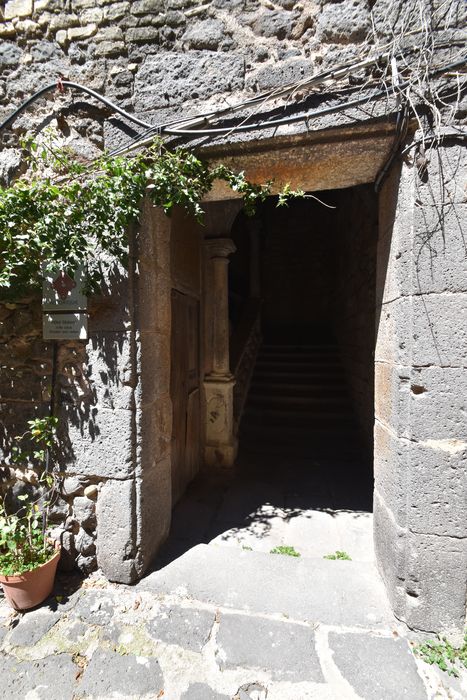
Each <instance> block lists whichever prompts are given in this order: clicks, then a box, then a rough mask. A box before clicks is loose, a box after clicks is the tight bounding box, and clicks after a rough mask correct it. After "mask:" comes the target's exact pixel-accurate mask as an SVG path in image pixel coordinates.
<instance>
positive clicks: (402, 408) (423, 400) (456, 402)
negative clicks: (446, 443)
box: [375, 362, 467, 441]
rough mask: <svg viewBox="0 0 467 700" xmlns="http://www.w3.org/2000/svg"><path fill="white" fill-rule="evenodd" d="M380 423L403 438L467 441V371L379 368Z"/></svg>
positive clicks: (383, 364) (377, 391)
mask: <svg viewBox="0 0 467 700" xmlns="http://www.w3.org/2000/svg"><path fill="white" fill-rule="evenodd" d="M375 386H376V391H375V403H376V410H375V412H376V416H377V418H378V420H379V421H380V422H381V423H383V424H384V425H386V426H387V427H388V428H390V429H391V431H392V432H393V433H395V434H396V435H398V436H399V437H407V438H410V439H416V440H421V441H426V440H461V441H462V440H467V424H466V421H465V417H464V416H465V410H466V396H467V369H464V368H461V367H453V368H451V367H403V366H400V365H396V366H393V365H390V364H386V363H382V362H377V363H376V364H375Z"/></svg>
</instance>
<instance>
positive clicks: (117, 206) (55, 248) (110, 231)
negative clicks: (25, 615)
mask: <svg viewBox="0 0 467 700" xmlns="http://www.w3.org/2000/svg"><path fill="white" fill-rule="evenodd" d="M23 147H24V148H25V157H26V158H27V163H28V172H27V175H26V176H23V177H21V178H20V179H18V180H16V181H15V182H14V183H13V184H12V185H11V186H10V187H6V188H3V189H0V297H1V298H3V299H8V298H10V299H14V298H18V297H19V296H21V295H22V294H24V293H27V292H28V291H30V290H31V289H32V288H34V287H37V286H38V285H40V283H41V281H42V275H43V274H44V267H43V266H44V264H45V265H46V266H47V267H48V268H49V269H50V270H54V269H62V270H64V271H67V272H68V273H70V272H71V273H72V272H73V270H75V269H76V268H77V267H78V266H79V265H83V264H84V265H85V266H86V267H87V275H88V284H89V286H90V288H91V289H93V288H94V289H97V288H98V286H99V280H100V279H101V277H102V274H103V273H104V272H105V270H106V269H109V268H111V267H113V265H115V263H117V262H119V263H121V264H123V265H125V263H126V260H127V253H128V230H129V225H130V224H131V223H132V222H134V221H137V219H138V216H139V212H140V204H141V200H142V198H143V196H144V195H145V193H148V194H149V196H150V198H151V200H152V202H153V203H154V204H155V205H157V206H159V207H162V209H163V210H164V212H165V213H166V214H167V215H170V214H171V212H172V210H173V209H174V207H176V206H180V207H182V208H183V209H184V210H185V211H186V212H188V213H189V214H191V215H193V216H194V217H195V218H196V219H197V220H198V221H200V222H201V221H202V217H203V209H202V206H201V201H202V199H203V197H204V196H205V195H206V194H207V193H208V192H209V190H210V189H211V188H212V185H213V183H214V181H215V180H223V181H225V182H227V183H228V185H229V186H230V187H231V188H232V190H234V191H236V192H238V193H239V194H240V195H241V196H242V197H243V201H244V207H245V211H246V213H247V214H252V213H253V212H254V208H255V205H256V203H257V202H258V201H262V200H264V199H265V198H266V197H267V196H268V195H269V194H270V193H271V183H270V182H268V183H266V184H264V185H257V184H253V183H250V182H249V181H248V180H247V178H246V177H245V174H244V173H243V172H240V173H235V172H234V171H232V170H231V169H230V168H228V167H226V166H225V165H222V164H221V165H217V166H215V167H211V166H209V165H208V164H207V163H205V162H203V161H202V160H201V159H200V158H198V157H197V156H196V155H195V154H194V153H192V152H190V151H188V150H186V149H182V148H177V149H175V150H169V149H167V148H165V147H164V145H163V144H162V142H161V140H160V139H155V141H154V142H153V144H152V145H151V146H150V147H149V148H147V149H146V150H145V151H144V152H141V153H138V154H136V155H134V156H132V157H124V156H113V157H112V156H109V155H107V154H105V153H104V154H103V155H102V156H101V157H99V158H98V159H96V160H95V161H93V162H92V163H88V164H83V163H82V162H79V161H78V160H77V159H76V158H75V157H73V156H72V155H70V153H69V152H67V150H66V149H57V148H54V147H52V145H51V143H50V141H49V142H47V140H45V141H44V143H43V144H42V145H41V146H38V144H37V143H36V142H34V141H31V140H29V141H25V142H24V143H23ZM298 195H302V193H301V192H294V191H292V190H291V189H290V187H288V186H286V187H285V188H284V190H283V192H282V193H281V194H280V196H279V198H278V205H283V204H286V203H287V201H288V199H289V198H290V197H295V196H298Z"/></svg>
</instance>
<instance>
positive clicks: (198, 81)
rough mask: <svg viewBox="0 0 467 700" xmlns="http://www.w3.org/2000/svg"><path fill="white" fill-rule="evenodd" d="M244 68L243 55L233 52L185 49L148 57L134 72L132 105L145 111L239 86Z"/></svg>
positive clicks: (230, 90)
mask: <svg viewBox="0 0 467 700" xmlns="http://www.w3.org/2000/svg"><path fill="white" fill-rule="evenodd" d="M244 71H245V66H244V59H243V57H242V56H238V55H235V54H211V53H210V52H207V51H187V52H186V53H185V54H178V53H171V52H167V53H163V54H159V55H157V56H151V57H148V58H147V59H146V61H145V62H144V63H143V65H142V66H141V68H140V69H139V71H138V73H137V74H136V80H135V88H134V101H135V108H136V110H137V111H138V110H139V111H141V112H144V111H147V110H148V109H155V108H158V107H165V106H167V105H172V104H180V103H182V102H185V101H190V100H193V99H203V98H207V97H211V96H212V95H216V94H219V93H228V92H232V91H233V90H240V89H242V87H243V77H244Z"/></svg>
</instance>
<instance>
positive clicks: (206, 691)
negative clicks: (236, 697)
mask: <svg viewBox="0 0 467 700" xmlns="http://www.w3.org/2000/svg"><path fill="white" fill-rule="evenodd" d="M180 700H230V698H229V696H228V695H221V694H220V693H218V692H217V691H216V690H214V689H213V688H211V686H209V685H206V683H192V684H191V685H190V686H189V687H188V689H187V690H186V691H185V692H184V693H183V694H182V695H181V696H180Z"/></svg>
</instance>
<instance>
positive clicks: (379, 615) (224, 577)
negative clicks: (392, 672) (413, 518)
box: [136, 543, 395, 629]
mask: <svg viewBox="0 0 467 700" xmlns="http://www.w3.org/2000/svg"><path fill="white" fill-rule="evenodd" d="M291 544H293V543H291ZM136 588H137V589H140V590H144V591H151V592H152V593H155V594H157V595H159V594H162V595H178V596H182V597H184V598H187V599H191V600H197V601H200V602H202V603H209V604H214V605H217V606H221V607H225V608H235V609H237V610H245V611H248V612H249V613H250V614H251V613H256V614H277V615H280V616H281V619H288V618H290V619H294V620H300V621H307V622H310V623H322V624H326V625H345V626H348V627H369V626H370V627H372V628H373V629H378V628H381V627H384V626H387V625H391V624H394V623H395V620H394V617H393V615H392V612H391V610H390V608H389V605H388V602H387V600H386V595H385V592H384V588H383V584H382V582H381V580H380V578H379V575H378V573H377V571H376V568H375V566H374V565H373V564H372V563H371V562H363V561H359V562H356V561H329V560H326V559H311V558H310V559H308V558H304V557H300V558H295V557H291V556H287V555H281V554H266V553H263V552H254V551H245V550H240V549H238V550H237V549H236V548H233V547H221V546H214V545H205V544H200V545H197V546H195V547H193V548H192V549H190V550H188V551H187V552H186V553H185V554H183V555H182V556H181V557H179V558H178V559H176V560H175V561H173V562H172V563H171V564H169V565H168V566H166V567H164V568H163V569H160V570H159V571H156V572H154V573H152V574H149V576H146V578H144V579H142V580H141V581H140V583H139V584H138V585H137V586H136Z"/></svg>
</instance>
